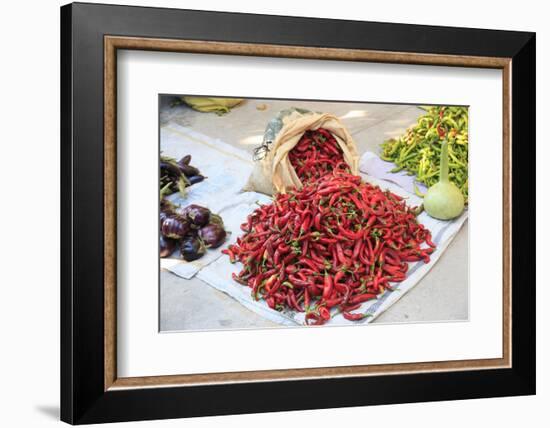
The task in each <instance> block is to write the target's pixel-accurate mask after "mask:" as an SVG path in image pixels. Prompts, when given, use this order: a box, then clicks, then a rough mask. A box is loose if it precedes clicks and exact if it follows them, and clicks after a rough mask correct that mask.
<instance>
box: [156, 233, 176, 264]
mask: <svg viewBox="0 0 550 428" xmlns="http://www.w3.org/2000/svg"><path fill="white" fill-rule="evenodd" d="M176 246H177V241H175V240H174V239H170V238H165V237H164V236H162V235H160V247H159V248H160V256H161V257H163V258H164V257H169V256H171V255H172V253H173V252H174V251H175V249H176Z"/></svg>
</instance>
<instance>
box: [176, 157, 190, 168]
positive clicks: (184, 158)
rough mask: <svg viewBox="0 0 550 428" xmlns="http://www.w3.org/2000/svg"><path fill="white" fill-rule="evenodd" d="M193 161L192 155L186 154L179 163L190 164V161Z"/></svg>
mask: <svg viewBox="0 0 550 428" xmlns="http://www.w3.org/2000/svg"><path fill="white" fill-rule="evenodd" d="M190 162H191V155H185V156H184V157H182V158H181V159H180V160H179V161H178V165H179V166H181V165H189V163H190Z"/></svg>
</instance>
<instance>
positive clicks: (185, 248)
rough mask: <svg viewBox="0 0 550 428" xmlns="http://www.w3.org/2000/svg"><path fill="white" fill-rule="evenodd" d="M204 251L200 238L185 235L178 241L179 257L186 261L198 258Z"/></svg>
mask: <svg viewBox="0 0 550 428" xmlns="http://www.w3.org/2000/svg"><path fill="white" fill-rule="evenodd" d="M205 252H206V247H205V246H204V243H203V242H202V240H201V239H200V238H197V237H195V236H187V237H186V238H184V239H183V240H182V241H181V242H180V253H181V257H182V258H183V259H184V260H185V261H188V262H191V261H193V260H197V259H200V258H201V257H202V256H203V255H204V253H205Z"/></svg>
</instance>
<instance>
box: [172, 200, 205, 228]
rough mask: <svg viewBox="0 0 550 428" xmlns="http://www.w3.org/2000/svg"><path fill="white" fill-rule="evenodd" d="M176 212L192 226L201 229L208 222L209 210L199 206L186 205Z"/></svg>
mask: <svg viewBox="0 0 550 428" xmlns="http://www.w3.org/2000/svg"><path fill="white" fill-rule="evenodd" d="M176 212H177V213H178V214H179V215H181V216H182V217H185V218H187V219H188V220H189V222H190V223H191V224H192V225H193V226H198V227H202V226H205V225H207V224H208V222H209V221H210V210H209V209H208V208H205V207H201V206H200V205H195V204H192V205H188V206H186V207H185V208H179V209H178V210H177V211H176Z"/></svg>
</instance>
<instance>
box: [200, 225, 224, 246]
mask: <svg viewBox="0 0 550 428" xmlns="http://www.w3.org/2000/svg"><path fill="white" fill-rule="evenodd" d="M226 236H227V232H226V231H225V229H224V228H223V227H222V226H220V225H219V224H216V223H210V224H207V225H206V226H204V227H203V228H201V229H199V237H200V238H201V239H202V240H203V241H204V243H205V244H206V245H207V246H208V247H210V248H218V247H219V246H220V245H222V244H223V242H224V241H225V237H226Z"/></svg>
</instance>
